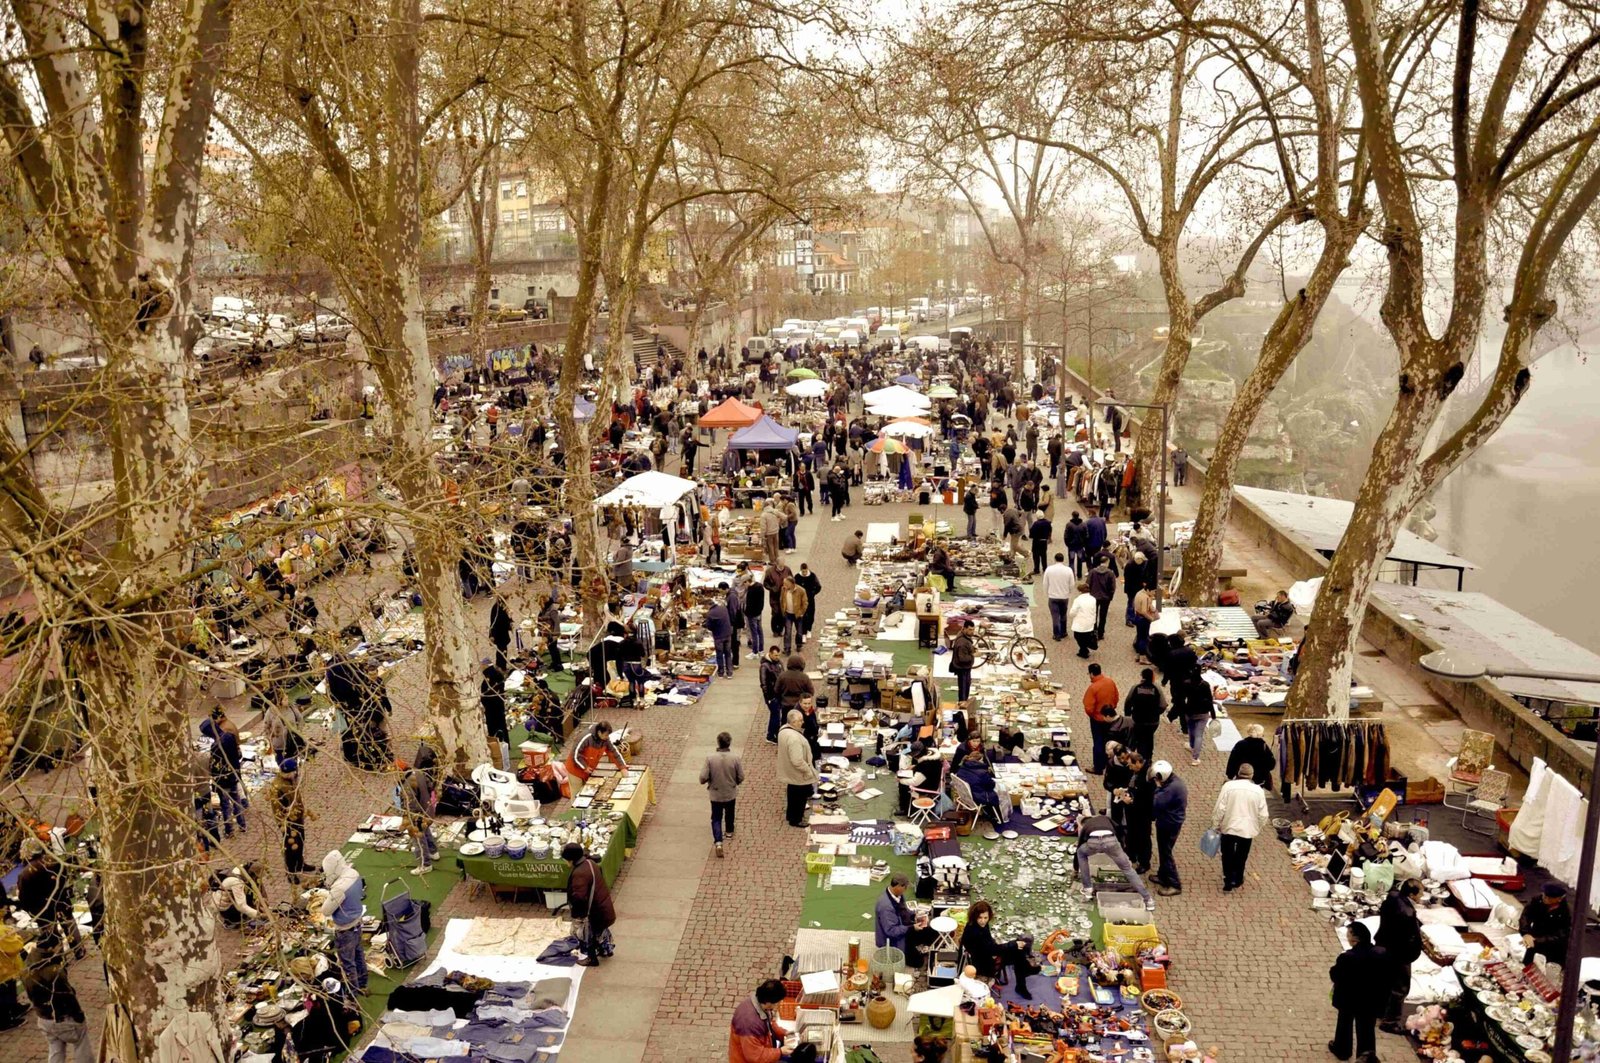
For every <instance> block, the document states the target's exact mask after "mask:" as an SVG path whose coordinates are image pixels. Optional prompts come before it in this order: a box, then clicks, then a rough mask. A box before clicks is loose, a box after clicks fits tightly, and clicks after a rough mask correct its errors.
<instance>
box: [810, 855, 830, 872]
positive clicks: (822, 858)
mask: <svg viewBox="0 0 1600 1063" xmlns="http://www.w3.org/2000/svg"><path fill="white" fill-rule="evenodd" d="M832 870H833V854H832V853H807V854H806V874H808V875H826V874H828V873H830V872H831V871H832Z"/></svg>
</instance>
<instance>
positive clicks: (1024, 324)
mask: <svg viewBox="0 0 1600 1063" xmlns="http://www.w3.org/2000/svg"><path fill="white" fill-rule="evenodd" d="M1032 308H1033V272H1032V271H1031V270H1030V269H1028V268H1026V267H1024V268H1023V269H1022V285H1021V290H1020V293H1019V294H1018V297H1017V357H1016V361H1015V363H1014V364H1013V365H1012V369H1011V379H1012V380H1014V381H1016V385H1017V388H1018V389H1019V390H1026V389H1025V388H1023V383H1024V379H1023V375H1022V374H1023V366H1024V365H1026V364H1027V360H1028V338H1029V333H1028V314H1029V311H1030V310H1032Z"/></svg>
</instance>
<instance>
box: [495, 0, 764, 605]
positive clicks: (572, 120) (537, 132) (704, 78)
mask: <svg viewBox="0 0 1600 1063" xmlns="http://www.w3.org/2000/svg"><path fill="white" fill-rule="evenodd" d="M791 21H792V15H791V13H790V12H788V11H787V10H785V9H784V8H783V7H781V6H777V7H775V6H772V5H765V4H752V3H748V2H745V0H695V2H691V3H684V4H670V5H660V4H655V3H645V2H635V0H623V2H620V3H615V4H598V3H593V2H589V0H584V2H578V3H569V4H562V5H558V6H557V7H556V8H555V9H554V10H552V11H549V12H546V13H545V14H544V15H543V16H542V20H541V32H540V33H538V34H536V35H526V34H522V33H521V31H519V30H514V29H510V28H503V32H505V33H507V34H508V35H510V36H514V37H518V38H519V39H524V40H525V45H526V47H527V48H528V49H529V53H530V54H529V62H528V63H527V70H528V73H529V74H530V76H531V80H530V81H529V82H528V84H527V86H526V88H525V89H524V90H523V91H522V93H521V97H520V101H519V103H520V113H519V115H518V119H519V121H520V122H521V123H522V124H523V132H524V134H525V135H526V137H527V139H528V141H529V142H530V143H531V144H534V145H536V146H537V147H538V148H539V150H540V153H541V155H542V156H543V157H544V158H545V159H547V160H549V162H550V164H551V166H552V167H553V168H554V169H555V171H556V174H557V177H558V180H559V182H560V184H561V186H562V187H563V189H564V194H565V200H566V204H567V211H568V215H569V217H570V219H571V221H572V227H573V236H574V238H575V241H576V244H577V250H578V291H577V295H576V297H575V298H574V300H573V307H572V315H571V318H570V320H569V322H568V327H567V339H566V346H565V350H564V352H563V362H562V367H561V377H560V393H559V396H558V397H557V399H556V406H555V417H556V423H557V426H558V428H559V431H560V436H561V444H562V447H563V448H564V454H565V458H566V462H567V465H568V467H569V468H576V469H580V470H581V469H585V468H587V467H588V465H589V456H590V453H591V447H592V442H591V436H590V433H591V432H592V433H599V432H601V431H604V429H605V428H606V427H607V424H608V418H607V416H606V411H607V410H608V404H609V403H610V402H611V401H612V400H613V399H614V397H615V394H616V389H617V387H618V385H619V384H620V383H621V381H622V380H623V379H625V375H626V372H627V370H628V369H629V368H630V367H628V366H627V357H628V354H629V353H630V352H631V350H632V343H631V336H630V330H631V328H632V310H633V304H634V300H635V297H636V295H637V292H638V290H639V287H640V285H641V283H642V280H643V277H642V273H641V264H642V262H643V259H644V253H645V248H646V244H647V242H648V241H649V239H650V238H651V236H652V233H654V232H656V231H657V229H658V226H659V224H660V223H661V222H662V221H663V219H665V218H666V217H668V216H669V215H670V214H671V212H672V211H674V210H676V209H678V208H679V207H680V206H683V205H684V204H686V203H689V202H692V201H697V200H700V199H707V198H711V197H714V196H716V195H728V194H734V193H737V192H740V191H741V189H738V188H726V187H720V186H717V185H697V186H696V187H695V188H694V189H692V190H688V191H685V192H683V193H682V194H678V195H673V194H670V193H668V192H667V191H665V190H664V189H663V180H662V178H663V175H667V174H670V173H671V172H672V171H671V166H670V164H671V162H672V160H673V157H674V154H673V153H674V151H675V150H677V149H678V147H679V146H680V142H681V141H682V140H683V138H684V137H685V136H687V135H688V133H689V132H690V130H691V129H701V130H706V129H716V128H719V123H720V122H725V121H726V120H727V118H728V115H727V114H726V113H725V112H723V111H721V110H720V108H719V107H718V106H717V101H718V100H719V99H721V98H723V96H724V94H725V93H727V92H729V91H730V89H729V88H728V86H729V84H730V83H737V82H740V81H743V80H749V81H751V82H753V83H755V84H757V85H763V86H765V85H771V84H772V83H773V80H774V78H775V77H776V74H777V72H778V71H779V70H780V69H782V68H783V66H785V65H786V63H787V59H788V56H787V53H786V52H785V50H784V45H783V42H784V40H785V37H786V34H787V32H788V30H789V28H790V24H791ZM721 128H725V127H721ZM743 191H748V190H743ZM602 278H603V279H604V280H605V287H606V294H607V297H608V299H609V300H610V319H609V321H608V327H607V332H608V336H607V344H606V353H605V356H604V358H603V359H602V364H601V366H600V370H601V381H600V387H599V405H600V409H601V413H600V414H597V416H596V418H595V422H596V423H595V424H593V425H592V426H590V428H589V430H588V431H587V432H586V431H584V430H583V429H582V428H581V427H580V425H579V423H578V421H577V419H576V416H575V409H574V408H575V405H576V401H577V398H578V395H579V390H580V388H581V387H582V385H583V366H584V358H585V355H586V354H588V353H589V348H590V346H591V344H592V342H593V339H594V333H595V324H596V322H595V316H596V315H595V309H596V302H597V298H598V294H599V288H600V283H601V281H602ZM566 497H567V505H568V509H569V511H570V512H571V513H573V514H575V515H576V519H575V520H574V522H573V526H574V536H573V545H574V549H575V553H576V555H577V556H576V560H577V564H578V566H579V569H580V571H581V572H582V573H583V575H584V577H585V578H586V580H587V582H586V583H585V584H584V594H583V600H584V607H585V617H586V619H587V620H588V621H590V622H593V621H594V620H596V619H597V618H598V617H599V615H600V610H601V608H602V606H603V605H604V602H605V600H606V597H607V587H606V584H605V579H604V576H603V574H602V572H601V569H600V565H599V553H598V545H597V541H596V535H595V528H594V521H593V516H592V514H593V501H594V497H595V491H594V484H593V483H592V482H591V480H590V478H589V477H587V476H575V477H571V478H569V479H568V480H567V482H566Z"/></svg>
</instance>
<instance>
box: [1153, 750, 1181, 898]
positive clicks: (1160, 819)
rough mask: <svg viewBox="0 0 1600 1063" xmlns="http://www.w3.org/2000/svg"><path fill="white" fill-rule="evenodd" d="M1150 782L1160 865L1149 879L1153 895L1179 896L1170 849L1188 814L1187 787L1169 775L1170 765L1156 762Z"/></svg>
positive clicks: (1175, 869)
mask: <svg viewBox="0 0 1600 1063" xmlns="http://www.w3.org/2000/svg"><path fill="white" fill-rule="evenodd" d="M1150 781H1151V782H1153V783H1154V784H1155V787H1156V793H1155V799H1154V800H1153V801H1152V802H1151V812H1152V814H1153V817H1154V819H1155V824H1156V853H1157V854H1158V855H1159V857H1160V859H1161V865H1160V866H1159V867H1158V868H1156V870H1155V872H1154V873H1153V874H1152V875H1151V876H1150V877H1151V878H1152V879H1153V880H1154V881H1155V884H1156V892H1157V893H1159V894H1161V896H1163V897H1171V896H1174V895H1175V894H1179V893H1182V892H1183V882H1182V880H1181V879H1179V878H1178V865H1177V862H1176V861H1175V860H1173V858H1172V850H1173V847H1174V846H1175V845H1176V844H1177V842H1178V835H1179V834H1180V833H1181V832H1182V831H1183V821H1184V819H1185V817H1187V816H1188V814H1189V787H1188V785H1187V784H1186V783H1185V782H1184V781H1183V780H1182V779H1180V778H1178V777H1177V776H1176V775H1174V774H1172V765H1171V764H1169V763H1167V762H1166V761H1164V760H1158V761H1156V762H1155V763H1154V764H1152V765H1150Z"/></svg>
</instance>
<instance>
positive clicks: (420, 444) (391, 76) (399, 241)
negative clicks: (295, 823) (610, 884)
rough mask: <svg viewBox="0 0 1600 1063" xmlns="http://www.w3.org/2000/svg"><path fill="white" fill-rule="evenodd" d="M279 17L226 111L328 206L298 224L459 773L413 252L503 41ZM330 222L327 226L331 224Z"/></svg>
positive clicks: (460, 627) (375, 22)
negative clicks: (322, 291) (451, 149)
mask: <svg viewBox="0 0 1600 1063" xmlns="http://www.w3.org/2000/svg"><path fill="white" fill-rule="evenodd" d="M279 14H280V15H281V16H283V17H284V18H286V20H287V21H286V22H285V23H284V24H282V25H281V27H280V28H279V29H278V30H277V31H276V32H275V33H273V34H270V35H268V36H267V37H266V38H265V39H266V40H267V41H269V42H270V43H269V45H268V46H266V47H263V48H262V49H261V50H260V51H259V52H258V53H255V55H254V56H253V59H252V63H253V65H251V66H249V67H247V68H244V69H241V70H240V71H238V72H237V73H236V77H235V79H234V81H233V82H232V84H231V90H232V96H233V100H232V104H233V106H232V107H231V108H230V110H229V111H228V112H227V114H226V115H225V117H224V120H225V121H226V122H227V124H228V125H229V128H230V129H231V130H233V131H234V134H235V137H236V138H237V139H238V141H239V142H240V143H241V144H243V145H245V146H246V147H247V148H248V149H249V150H250V151H251V153H252V155H253V156H254V158H255V161H256V169H257V175H258V179H259V180H261V181H263V182H265V183H267V184H269V185H276V186H277V187H279V188H283V189H289V190H293V191H294V192H295V193H297V194H299V195H303V196H304V195H310V194H313V193H315V192H324V193H325V194H326V198H325V199H324V200H323V201H322V205H323V206H324V208H325V210H326V213H324V212H322V211H319V212H317V213H316V215H315V216H313V217H312V218H310V219H309V221H310V224H309V225H308V226H307V227H306V228H305V229H304V230H303V231H302V233H301V238H302V239H303V240H304V241H305V242H306V243H307V244H308V245H309V246H311V247H314V248H315V249H316V250H317V252H318V254H319V256H320V257H321V258H322V259H323V261H324V262H325V263H326V264H327V266H328V269H329V270H330V272H331V273H332V274H333V277H334V282H335V284H336V286H337V287H338V288H339V291H340V294H341V295H342V296H343V297H344V300H345V302H346V304H347V306H348V308H349V316H350V319H351V321H352V323H353V324H354V325H355V327H356V330H357V332H358V333H359V336H360V341H361V345H362V347H363V348H364V349H365V352H366V357H367V359H368V361H369V362H370V365H371V368H372V370H373V372H374V373H375V375H376V377H377V380H378V385H379V388H380V389H381V391H382V394H383V397H384V402H385V407H386V410H385V412H386V418H385V419H384V423H385V425H386V427H387V436H388V440H387V441H388V443H389V447H388V448H387V450H386V452H385V459H386V460H385V468H384V471H385V474H386V475H387V476H388V477H389V479H390V480H391V481H392V482H393V483H394V484H395V486H396V487H397V488H398V490H399V491H400V494H401V496H402V497H403V498H404V499H405V501H406V503H407V505H408V507H409V509H410V513H409V515H408V516H409V524H410V527H409V531H410V534H411V538H412V542H413V547H414V550H415V554H416V561H417V579H418V583H419V586H420V590H421V593H422V602H423V619H424V627H425V632H426V642H427V654H428V662H429V668H428V672H429V692H428V717H429V722H430V726H431V727H432V728H433V730H434V731H435V734H436V737H437V738H438V740H439V743H440V745H441V747H442V748H441V757H442V760H443V762H444V763H445V764H446V765H448V766H449V767H450V768H451V769H453V770H455V771H457V772H460V773H463V774H464V773H465V772H467V771H470V770H471V768H472V767H473V766H475V765H477V764H480V763H483V762H484V761H486V760H488V759H489V748H488V737H487V733H486V731H485V729H484V723H483V716H482V712H481V710H480V708H479V706H478V669H477V667H476V663H475V661H476V659H475V657H474V655H473V652H472V647H471V642H470V636H469V633H468V630H469V629H468V625H467V617H466V609H465V603H464V601H463V598H462V593H461V586H460V582H459V579H458V576H457V568H458V563H459V561H460V559H461V556H462V550H463V542H464V534H463V517H464V516H465V514H464V512H463V507H459V506H455V505H452V504H451V503H450V501H449V500H448V499H447V498H446V493H445V490H444V482H443V478H442V476H441V473H440V469H439V464H438V455H437V449H438V446H437V444H436V443H434V442H433V440H432V438H431V436H432V432H433V404H432V395H433V388H434V380H435V375H434V364H433V359H432V356H431V354H430V353H429V349H428V335H427V329H426V325H425V322H424V314H423V311H424V307H423V297H422V281H421V252H422V245H423V238H424V233H425V225H426V222H427V220H428V219H430V218H433V217H436V216H437V215H438V214H440V213H441V212H442V211H443V210H444V209H445V208H446V207H447V206H448V205H450V204H451V203H453V202H454V201H455V200H456V199H457V198H458V197H459V195H460V194H461V191H462V189H463V188H464V187H465V186H466V185H467V184H468V183H470V182H471V181H473V180H475V179H477V180H481V175H482V172H483V158H482V157H481V156H486V155H488V154H490V153H491V152H492V149H493V148H494V147H495V145H496V143H497V142H496V141H488V142H487V143H485V144H484V145H483V146H482V148H480V153H479V154H480V157H476V158H469V159H467V160H466V161H465V163H463V164H459V165H457V166H455V167H454V170H455V172H454V173H453V174H452V181H451V183H448V184H443V183H441V182H440V181H439V180H437V177H438V175H439V173H440V172H441V170H442V166H441V161H442V157H443V155H444V151H443V150H442V146H441V149H440V150H434V145H435V144H441V145H442V141H443V135H444V131H445V130H447V129H448V127H449V122H450V120H451V117H452V114H453V113H454V110H453V109H454V108H456V107H458V106H462V105H463V101H464V100H467V99H468V97H470V96H471V95H472V94H473V93H475V92H478V91H479V90H481V89H482V87H483V85H484V84H485V83H486V82H487V81H488V80H489V77H490V74H489V73H486V71H493V70H495V69H496V67H497V64H498V62H499V61H500V56H501V53H500V52H499V50H498V49H499V43H500V42H499V39H498V38H497V37H495V36H492V35H482V46H481V47H479V48H477V49H476V50H475V52H474V58H475V59H476V61H475V62H460V61H457V62H442V61H441V62H427V63H425V62H424V55H425V53H426V52H427V50H428V48H429V43H430V42H429V29H430V26H431V27H432V29H433V32H434V33H436V34H438V35H445V34H450V35H455V36H456V38H457V39H458V41H460V42H461V44H462V46H463V47H465V46H466V44H467V43H470V42H469V40H468V39H467V34H468V32H469V31H468V30H466V29H465V28H464V27H462V25H461V23H460V22H459V21H445V20H442V19H435V20H425V19H424V16H423V12H422V7H421V4H420V2H419V0H387V2H386V3H384V4H382V5H381V6H379V7H376V8H372V9H364V10H362V11H359V12H356V11H352V10H350V9H348V8H346V7H344V6H343V5H339V4H336V3H333V2H331V0H301V2H297V3H294V4H292V5H291V6H290V7H289V8H288V9H287V10H286V11H282V12H279ZM474 39H475V38H474ZM436 50H437V51H439V52H441V53H443V52H446V51H448V50H447V49H444V48H442V47H440V48H437V49H436ZM330 216H331V217H332V218H335V219H338V224H335V225H328V224H327V221H328V219H329V217H330Z"/></svg>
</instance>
